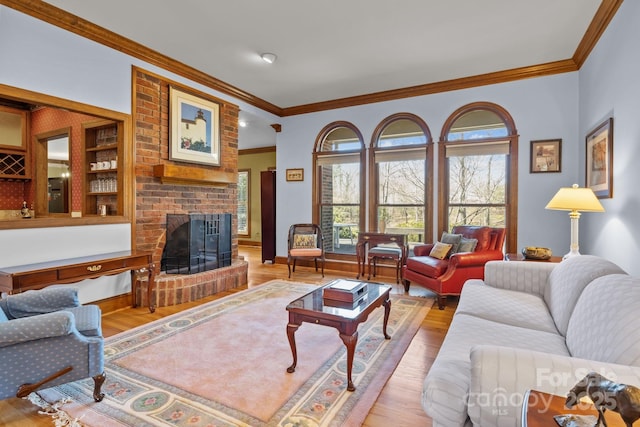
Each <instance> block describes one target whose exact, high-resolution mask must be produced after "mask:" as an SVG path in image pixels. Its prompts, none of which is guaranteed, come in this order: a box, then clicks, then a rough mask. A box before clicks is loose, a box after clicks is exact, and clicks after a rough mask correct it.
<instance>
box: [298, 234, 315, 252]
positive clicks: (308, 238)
mask: <svg viewBox="0 0 640 427" xmlns="http://www.w3.org/2000/svg"><path fill="white" fill-rule="evenodd" d="M316 245H317V240H316V235H315V234H294V235H293V249H303V248H304V249H309V248H315V247H316Z"/></svg>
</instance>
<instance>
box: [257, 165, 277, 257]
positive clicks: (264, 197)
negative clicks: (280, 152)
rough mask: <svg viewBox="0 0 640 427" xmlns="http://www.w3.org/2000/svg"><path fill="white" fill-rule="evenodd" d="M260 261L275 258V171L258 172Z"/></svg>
mask: <svg viewBox="0 0 640 427" xmlns="http://www.w3.org/2000/svg"><path fill="white" fill-rule="evenodd" d="M260 202H261V205H260V212H261V219H260V222H261V226H262V262H263V263H264V262H265V261H266V260H270V261H271V262H272V263H274V262H275V259H276V171H263V172H260Z"/></svg>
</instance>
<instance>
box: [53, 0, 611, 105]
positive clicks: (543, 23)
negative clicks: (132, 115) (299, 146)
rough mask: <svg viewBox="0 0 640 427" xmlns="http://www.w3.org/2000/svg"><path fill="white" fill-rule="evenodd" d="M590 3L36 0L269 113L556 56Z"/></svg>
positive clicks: (576, 36)
mask: <svg viewBox="0 0 640 427" xmlns="http://www.w3.org/2000/svg"><path fill="white" fill-rule="evenodd" d="M600 2H601V1H600V0H535V1H531V0H483V1H479V0H395V1H388V0H232V1H224V2H223V1H210V0H180V1H176V0H134V1H131V0H109V1H104V0H47V3H50V4H52V5H54V6H56V7H59V8H61V9H64V10H66V11H67V12H70V13H72V14H74V15H77V16H80V17H81V18H84V19H86V20H88V21H90V22H92V23H94V24H97V25H99V26H101V27H104V28H106V29H108V30H111V31H114V32H116V33H118V34H120V35H122V36H125V37H127V38H129V39H131V40H133V41H136V42H138V43H140V44H142V45H144V46H146V47H148V48H151V49H153V50H155V51H157V52H160V53H162V54H164V55H166V56H169V57H171V58H173V59H176V60H178V61H180V62H183V63H185V64H187V65H190V66H192V67H194V68H196V69H198V70H200V71H203V72H205V73H207V74H209V75H211V76H213V77H215V78H217V79H219V80H222V81H223V82H226V83H228V84H231V85H233V86H235V87H237V88H240V89H242V90H243V91H245V92H248V93H250V94H252V95H254V96H256V97H258V98H261V99H263V100H265V101H267V102H269V103H272V104H274V105H276V106H278V107H281V108H286V107H292V106H299V105H305V104H309V103H316V102H322V101H328V100H334V99H340V98H345V97H351V96H357V95H366V94H370V93H374V92H380V91H386V90H392V89H400V88H405V87H410V86H416V85H422V84H427V83H433V82H439V81H444V80H449V79H454V78H460V77H468V76H474V75H478V74H484V73H488V72H493V71H502V70H508V69H512V68H517V67H523V66H530V65H537V64H542V63H546V62H552V61H557V60H563V59H568V58H571V57H572V56H573V54H574V52H575V50H576V47H577V46H578V44H579V43H580V40H581V39H582V37H583V35H584V34H585V31H586V29H587V27H588V26H589V23H590V22H591V20H592V18H593V16H594V15H595V13H596V10H597V8H598V6H599V5H600ZM263 52H273V53H275V54H276V55H277V56H278V59H277V61H276V62H275V63H274V64H273V65H269V64H267V63H265V62H263V61H262V60H261V59H260V57H259V54H260V53H263Z"/></svg>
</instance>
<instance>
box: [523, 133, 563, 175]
mask: <svg viewBox="0 0 640 427" xmlns="http://www.w3.org/2000/svg"><path fill="white" fill-rule="evenodd" d="M561 163H562V139H560V138H557V139H540V140H536V141H531V157H530V163H529V172H530V173H550V172H561V171H562V164H561Z"/></svg>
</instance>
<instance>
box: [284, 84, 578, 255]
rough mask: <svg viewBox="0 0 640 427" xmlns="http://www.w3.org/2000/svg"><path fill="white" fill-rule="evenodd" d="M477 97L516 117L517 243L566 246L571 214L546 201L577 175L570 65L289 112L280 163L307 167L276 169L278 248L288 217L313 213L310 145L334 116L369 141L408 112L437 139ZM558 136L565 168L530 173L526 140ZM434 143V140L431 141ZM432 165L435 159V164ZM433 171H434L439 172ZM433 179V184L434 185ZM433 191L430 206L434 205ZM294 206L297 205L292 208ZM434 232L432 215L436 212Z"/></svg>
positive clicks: (561, 250)
mask: <svg viewBox="0 0 640 427" xmlns="http://www.w3.org/2000/svg"><path fill="white" fill-rule="evenodd" d="M477 101H486V102H492V103H495V104H499V105H501V106H502V107H504V108H505V109H506V110H507V111H508V112H509V113H510V114H511V116H512V117H513V120H514V121H515V124H516V128H517V130H518V133H519V135H520V144H519V147H518V149H519V166H518V169H519V175H518V179H519V196H518V206H519V211H518V218H519V219H518V248H522V247H523V246H545V247H549V248H551V249H552V251H553V252H554V253H555V254H559V255H563V254H565V253H567V252H568V251H569V241H570V235H569V232H570V229H569V218H568V216H567V215H566V214H565V213H562V212H557V211H548V210H545V209H544V207H545V205H546V204H547V202H548V201H549V200H551V198H552V197H553V195H554V194H555V192H556V191H557V190H558V188H560V187H561V186H570V185H571V184H573V183H574V182H579V181H578V174H577V167H578V161H577V150H578V147H577V145H578V142H579V141H578V140H579V138H578V136H577V135H578V133H577V132H578V104H577V101H578V74H577V73H567V74H561V75H556V76H550V77H543V78H537V79H528V80H521V81H517V82H511V83H505V84H498V85H491V86H483V87H478V88H472V89H466V90H459V91H453V92H446V93H440V94H435V95H427V96H421V97H415V98H408V99H401V100H396V101H389V102H384V103H377V104H367V105H363V106H357V107H350V108H343V109H339V110H332V111H323V112H318V113H312V114H305V115H301V116H293V117H288V118H286V119H285V120H284V121H283V127H282V133H281V134H279V135H278V144H277V148H278V155H277V169H278V171H284V170H285V169H287V168H299V167H303V168H304V169H305V174H304V176H305V180H304V182H286V180H285V177H284V173H278V175H277V177H278V178H277V179H278V182H277V185H278V189H277V207H278V208H277V209H278V210H277V234H276V235H277V236H278V238H279V240H278V242H277V253H278V255H281V256H286V252H287V250H286V244H287V242H286V233H287V230H288V228H289V225H290V224H293V223H297V222H308V221H310V220H311V216H312V212H311V190H312V188H311V187H312V185H311V184H312V170H311V168H312V159H311V153H312V152H313V145H314V143H315V140H316V137H317V135H318V133H319V132H320V131H321V130H322V128H323V127H324V126H325V125H327V124H329V123H331V122H333V121H336V120H346V121H349V122H351V123H353V124H354V125H355V126H356V127H358V129H360V131H361V132H362V135H363V137H364V139H365V145H366V146H367V147H368V146H369V145H370V143H371V137H372V134H373V131H374V130H375V128H376V126H377V125H378V123H380V121H382V119H384V118H385V117H387V116H389V115H392V114H395V113H399V112H409V113H413V114H416V115H418V116H419V117H421V118H422V119H423V120H424V121H425V122H426V123H427V125H428V126H429V129H430V131H431V135H432V137H433V139H434V141H436V142H437V141H438V140H439V137H440V133H441V130H442V126H443V125H444V122H445V120H446V119H447V117H448V116H449V115H450V114H451V113H453V112H454V111H455V110H456V109H458V108H459V107H461V106H463V105H465V104H468V103H472V102H477ZM551 138H561V139H562V171H561V172H560V173H546V174H540V173H538V174H530V173H529V152H530V141H531V140H538V139H551ZM436 145H437V144H436ZM435 167H436V165H435V164H434V168H435ZM436 177H437V174H436ZM437 188H438V186H437V185H434V189H437ZM436 201H437V194H436V195H434V200H433V205H432V206H433V207H434V209H436V210H437V206H436ZM293 206H295V208H292V207H293ZM434 221H435V222H434V230H435V234H436V236H438V235H440V233H441V232H442V231H443V230H437V218H435V219H434Z"/></svg>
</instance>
